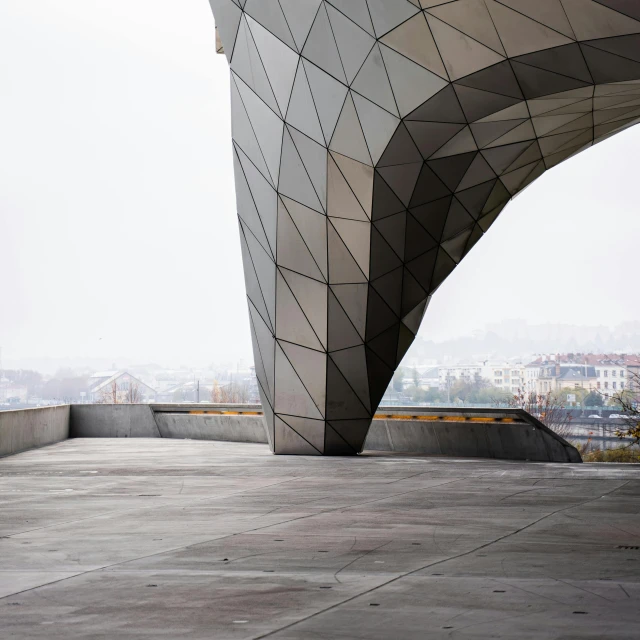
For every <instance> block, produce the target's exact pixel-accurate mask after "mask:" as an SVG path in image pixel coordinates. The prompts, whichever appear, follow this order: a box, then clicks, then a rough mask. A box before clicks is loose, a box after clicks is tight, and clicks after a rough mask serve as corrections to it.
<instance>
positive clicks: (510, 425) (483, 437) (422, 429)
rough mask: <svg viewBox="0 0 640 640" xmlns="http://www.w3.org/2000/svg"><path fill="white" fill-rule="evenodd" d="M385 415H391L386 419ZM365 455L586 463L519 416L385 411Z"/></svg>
mask: <svg viewBox="0 0 640 640" xmlns="http://www.w3.org/2000/svg"><path fill="white" fill-rule="evenodd" d="M386 411H390V412H392V413H390V414H388V415H384V413H385V412H386ZM377 416H378V417H377V419H376V420H374V421H373V424H372V425H371V429H370V430H369V435H368V436H367V439H366V441H365V444H364V450H370V451H394V452H400V453H422V454H430V455H441V456H454V457H460V458H499V459H503V460H530V461H535V462H582V458H581V457H580V453H579V452H578V450H577V449H576V448H575V447H574V446H573V445H571V444H570V443H568V442H566V441H565V440H563V439H562V438H561V437H560V436H558V435H557V434H556V433H554V432H553V431H551V430H550V429H549V428H548V427H546V426H545V425H543V424H542V423H541V422H540V421H539V420H536V418H534V417H533V416H531V415H529V414H528V413H526V412H525V411H521V410H509V409H504V410H503V409H497V410H492V409H464V410H461V411H455V410H452V409H445V410H441V411H439V410H437V409H434V410H428V411H427V410H420V409H419V408H411V407H403V408H398V409H395V408H393V409H381V410H380V411H379V413H378V414H377Z"/></svg>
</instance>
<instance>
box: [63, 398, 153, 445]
mask: <svg viewBox="0 0 640 640" xmlns="http://www.w3.org/2000/svg"><path fill="white" fill-rule="evenodd" d="M70 437H71V438H160V437H162V436H161V434H160V431H159V430H158V425H157V424H156V421H155V418H154V416H153V410H152V409H151V406H150V405H148V404H74V405H71V428H70Z"/></svg>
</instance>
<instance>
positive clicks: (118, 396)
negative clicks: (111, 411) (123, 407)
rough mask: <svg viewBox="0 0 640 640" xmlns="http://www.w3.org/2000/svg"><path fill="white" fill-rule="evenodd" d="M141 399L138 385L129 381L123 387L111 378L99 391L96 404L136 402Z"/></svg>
mask: <svg viewBox="0 0 640 640" xmlns="http://www.w3.org/2000/svg"><path fill="white" fill-rule="evenodd" d="M140 401H141V394H140V386H139V385H138V384H137V383H136V382H130V383H129V384H128V385H127V386H126V387H125V388H124V389H123V388H121V387H119V386H118V381H117V380H113V381H112V382H111V383H110V384H109V385H108V386H106V387H105V388H104V389H102V390H101V391H100V400H99V401H98V404H138V403H139V402H140Z"/></svg>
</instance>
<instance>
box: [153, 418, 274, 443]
mask: <svg viewBox="0 0 640 640" xmlns="http://www.w3.org/2000/svg"><path fill="white" fill-rule="evenodd" d="M155 419H156V424H157V425H158V429H159V430H160V434H161V435H162V437H163V438H190V439H192V440H222V441H226V442H255V443H259V444H267V432H266V429H265V425H264V419H263V417H262V416H244V415H239V416H229V415H206V414H204V415H203V414H199V415H192V414H186V413H160V412H158V413H156V414H155Z"/></svg>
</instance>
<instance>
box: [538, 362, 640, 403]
mask: <svg viewBox="0 0 640 640" xmlns="http://www.w3.org/2000/svg"><path fill="white" fill-rule="evenodd" d="M636 367H637V368H638V369H640V357H639V356H635V355H634V356H629V355H626V354H594V353H586V354H584V353H579V354H573V353H563V354H555V355H550V356H541V357H539V358H537V359H536V360H534V361H533V362H530V363H529V364H528V365H527V366H526V367H525V370H526V374H525V375H526V380H527V389H528V390H529V391H534V392H536V393H538V394H545V393H548V392H549V391H557V390H559V389H578V388H580V389H586V390H588V391H598V392H600V393H601V394H602V395H603V396H605V397H608V398H611V397H612V396H614V395H616V394H617V393H620V392H621V391H624V390H625V389H626V388H628V387H627V385H628V381H627V379H628V371H631V370H635V368H636Z"/></svg>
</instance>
